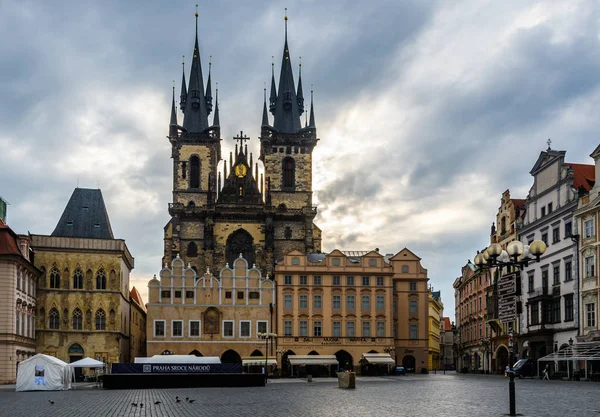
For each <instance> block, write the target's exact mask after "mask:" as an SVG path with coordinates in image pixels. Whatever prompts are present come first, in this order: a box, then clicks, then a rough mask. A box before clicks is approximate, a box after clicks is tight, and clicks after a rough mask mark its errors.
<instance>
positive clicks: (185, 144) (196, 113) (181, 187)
mask: <svg viewBox="0 0 600 417" xmlns="http://www.w3.org/2000/svg"><path fill="white" fill-rule="evenodd" d="M182 66H183V68H184V70H183V74H182V80H181V95H180V101H179V106H180V109H181V111H182V112H183V114H184V116H183V125H182V126H180V125H178V123H177V112H176V107H175V90H173V99H172V103H171V120H170V123H169V136H168V138H169V141H170V142H171V158H172V159H173V203H171V204H169V214H170V215H171V221H170V222H169V223H168V224H167V226H165V248H164V258H163V262H170V261H171V260H172V259H174V258H175V257H176V254H178V253H180V252H181V253H184V252H185V253H187V252H189V253H191V254H194V253H197V246H198V243H196V240H198V239H197V238H201V237H202V233H203V225H202V224H201V223H199V222H198V220H199V219H197V218H195V216H194V212H195V210H196V208H198V207H208V206H211V205H212V204H213V203H214V192H215V189H216V175H217V165H218V163H219V161H220V160H221V137H220V136H221V133H220V127H219V103H218V91H217V100H216V103H215V112H214V116H213V123H212V125H211V124H209V121H208V116H209V115H210V113H211V112H212V88H211V74H210V66H209V73H208V81H207V84H206V90H205V87H204V80H203V76H202V62H201V60H200V48H199V44H198V12H196V39H195V42H194V50H193V53H192V61H191V69H190V76H189V84H188V85H186V80H185V64H184V62H182ZM188 237H191V238H192V239H186V238H188ZM182 238H183V240H182ZM190 244H191V246H190ZM194 246H196V249H194Z"/></svg>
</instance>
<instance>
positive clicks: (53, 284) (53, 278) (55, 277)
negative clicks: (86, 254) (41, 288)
mask: <svg viewBox="0 0 600 417" xmlns="http://www.w3.org/2000/svg"><path fill="white" fill-rule="evenodd" d="M67 279H68V278H67ZM50 288H60V272H59V270H58V268H57V267H53V268H52V270H51V271H50Z"/></svg>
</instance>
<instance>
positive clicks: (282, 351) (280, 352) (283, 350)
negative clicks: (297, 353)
mask: <svg viewBox="0 0 600 417" xmlns="http://www.w3.org/2000/svg"><path fill="white" fill-rule="evenodd" d="M285 352H286V351H285V349H277V357H279V355H281V362H280V363H281V366H280V367H279V376H280V377H283V355H284V354H285Z"/></svg>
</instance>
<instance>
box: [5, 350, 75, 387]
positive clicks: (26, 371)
mask: <svg viewBox="0 0 600 417" xmlns="http://www.w3.org/2000/svg"><path fill="white" fill-rule="evenodd" d="M71 372H72V368H70V367H69V365H68V364H67V363H66V362H63V361H61V360H60V359H57V358H55V357H54V356H48V355H43V354H41V353H38V354H37V355H35V356H32V357H31V358H29V359H26V360H24V361H23V362H20V363H19V367H18V369H17V387H16V391H59V390H67V389H71Z"/></svg>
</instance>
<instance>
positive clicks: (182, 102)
mask: <svg viewBox="0 0 600 417" xmlns="http://www.w3.org/2000/svg"><path fill="white" fill-rule="evenodd" d="M181 68H182V74H181V95H180V96H179V108H180V109H181V111H182V112H185V102H186V101H187V87H186V85H185V55H184V56H183V57H182V59H181Z"/></svg>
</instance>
